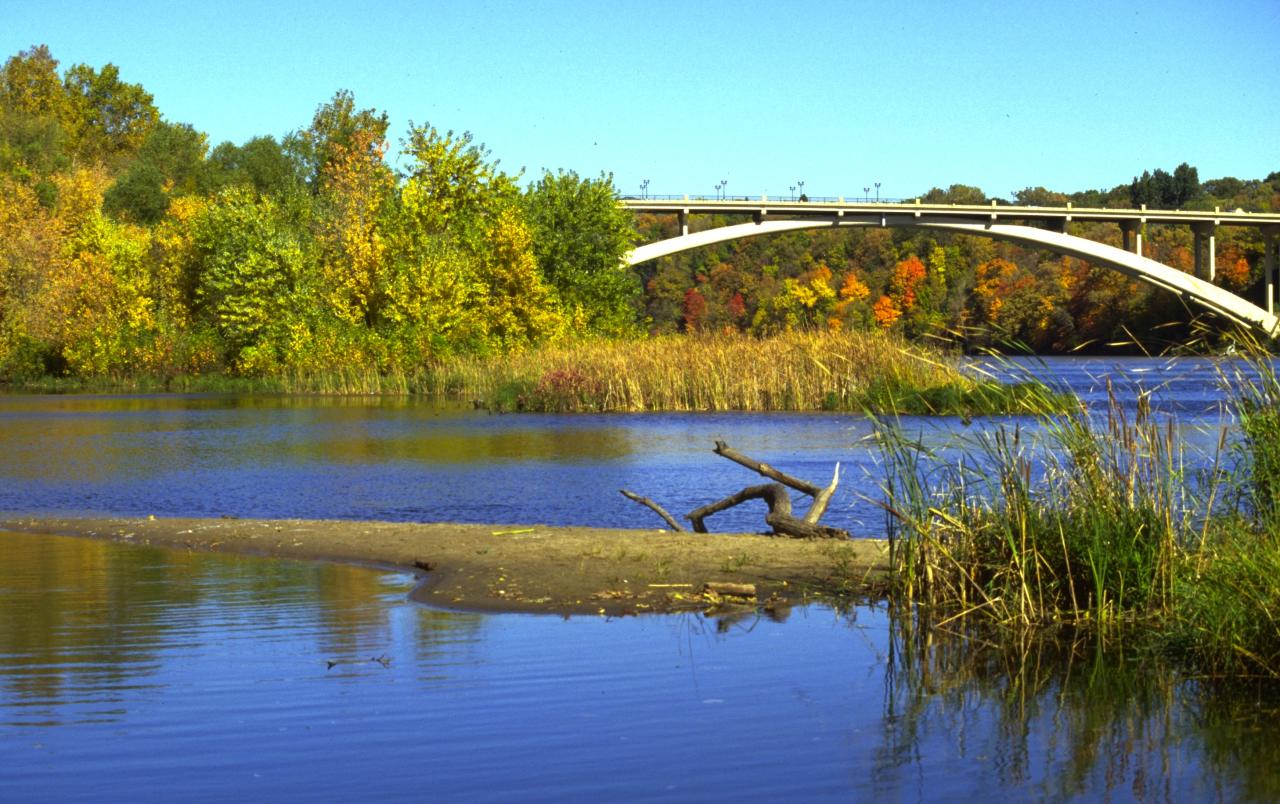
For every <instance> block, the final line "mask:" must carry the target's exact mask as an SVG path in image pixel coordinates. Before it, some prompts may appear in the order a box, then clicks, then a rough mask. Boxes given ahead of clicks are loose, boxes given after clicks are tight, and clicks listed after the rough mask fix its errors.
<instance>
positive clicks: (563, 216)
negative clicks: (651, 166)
mask: <svg viewBox="0 0 1280 804" xmlns="http://www.w3.org/2000/svg"><path fill="white" fill-rule="evenodd" d="M523 207H524V212H525V216H526V218H527V220H528V221H529V225H530V228H531V229H532V231H533V252H534V255H535V256H536V257H537V259H538V265H539V267H540V268H541V269H542V274H543V276H545V277H546V279H547V281H548V282H550V283H551V285H552V286H553V287H554V288H555V290H556V294H557V295H558V296H559V298H560V301H561V303H562V304H563V305H564V307H565V308H566V309H568V310H578V311H581V315H582V316H583V317H584V318H585V320H586V322H587V327H588V328H589V329H590V330H591V331H592V332H595V333H599V334H602V335H621V334H625V333H627V332H630V331H632V330H634V328H635V318H636V309H637V297H638V296H639V293H640V281H639V277H638V276H637V275H636V273H635V272H634V271H632V270H631V269H630V268H628V267H627V266H626V265H624V264H623V259H624V258H625V256H626V255H627V253H628V252H629V251H630V250H631V249H632V248H633V247H634V246H635V243H636V237H637V235H636V231H635V228H634V226H633V223H632V217H631V214H630V213H629V212H627V211H626V210H625V209H621V208H620V207H619V206H618V204H617V192H616V190H615V189H614V186H613V177H612V175H609V174H601V175H600V178H598V179H594V180H592V179H582V178H579V177H578V174H576V173H574V172H572V171H568V172H566V171H560V172H558V173H554V174H553V173H551V172H549V171H548V172H545V173H543V174H542V178H541V179H540V180H539V181H538V182H537V183H536V184H534V185H533V186H531V187H530V188H529V189H528V190H527V191H526V192H525V194H524V199H523Z"/></svg>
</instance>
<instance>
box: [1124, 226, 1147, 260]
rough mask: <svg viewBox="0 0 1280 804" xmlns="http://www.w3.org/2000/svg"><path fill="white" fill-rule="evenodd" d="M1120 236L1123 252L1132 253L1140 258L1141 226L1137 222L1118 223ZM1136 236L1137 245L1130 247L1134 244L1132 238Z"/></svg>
mask: <svg viewBox="0 0 1280 804" xmlns="http://www.w3.org/2000/svg"><path fill="white" fill-rule="evenodd" d="M1120 234H1122V235H1123V236H1124V250H1125V251H1132V252H1133V253H1134V254H1137V255H1138V256H1139V257H1141V256H1142V225H1141V224H1139V223H1138V222H1137V221H1120ZM1134 235H1137V245H1131V244H1132V243H1133V242H1134V239H1133V236H1134Z"/></svg>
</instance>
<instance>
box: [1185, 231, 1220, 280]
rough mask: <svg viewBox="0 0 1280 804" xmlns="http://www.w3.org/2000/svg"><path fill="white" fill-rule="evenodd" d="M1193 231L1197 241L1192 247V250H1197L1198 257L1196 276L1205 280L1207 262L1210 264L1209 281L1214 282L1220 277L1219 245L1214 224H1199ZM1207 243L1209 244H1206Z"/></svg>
mask: <svg viewBox="0 0 1280 804" xmlns="http://www.w3.org/2000/svg"><path fill="white" fill-rule="evenodd" d="M1191 231H1192V232H1193V233H1194V234H1195V241H1194V245H1193V246H1192V248H1194V249H1195V255H1196V268H1195V276H1196V277H1197V278H1200V279H1203V278H1204V275H1205V262H1208V263H1209V267H1208V274H1209V281H1210V282H1212V281H1213V280H1214V278H1215V277H1216V276H1217V275H1218V265H1217V262H1218V256H1217V244H1216V238H1215V237H1214V227H1213V224H1208V225H1205V224H1197V225H1196V226H1195V227H1193V228H1192V230H1191ZM1205 241H1208V242H1207V243H1206V242H1205ZM1206 254H1207V256H1208V260H1206V259H1205V257H1206Z"/></svg>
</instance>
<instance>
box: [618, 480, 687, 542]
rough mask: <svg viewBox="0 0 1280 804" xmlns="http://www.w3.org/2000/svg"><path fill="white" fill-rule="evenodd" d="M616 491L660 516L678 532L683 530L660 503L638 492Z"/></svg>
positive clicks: (668, 525)
mask: <svg viewBox="0 0 1280 804" xmlns="http://www.w3.org/2000/svg"><path fill="white" fill-rule="evenodd" d="M618 492H619V493H620V494H622V496H623V497H626V498H627V499H628V500H634V501H636V502H638V503H640V504H641V505H643V506H646V507H647V508H649V509H650V510H651V511H653V512H654V513H655V514H657V515H658V516H660V517H662V520H663V521H664V522H666V523H667V527H669V528H671V529H672V530H674V531H677V532H680V533H683V532H684V528H683V527H681V526H680V523H679V522H677V521H676V519H675V517H673V516H672V515H671V514H668V513H667V510H666V509H665V508H663V507H662V506H661V505H658V504H657V503H656V502H654V501H653V500H651V499H649V498H648V497H641V496H640V495H639V494H636V493H635V492H631V491H627V490H626V489H618Z"/></svg>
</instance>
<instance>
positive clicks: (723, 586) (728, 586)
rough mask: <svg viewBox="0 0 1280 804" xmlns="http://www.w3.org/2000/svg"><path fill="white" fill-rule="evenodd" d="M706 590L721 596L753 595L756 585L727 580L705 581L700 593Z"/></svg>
mask: <svg viewBox="0 0 1280 804" xmlns="http://www.w3.org/2000/svg"><path fill="white" fill-rule="evenodd" d="M708 592H710V593H712V594H715V595H720V596H721V597H725V596H728V597H755V596H756V585H755V584H753V583H729V582H727V581H707V582H706V583H704V584H703V585H702V593H703V594H704V595H705V594H707V593H708Z"/></svg>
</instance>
